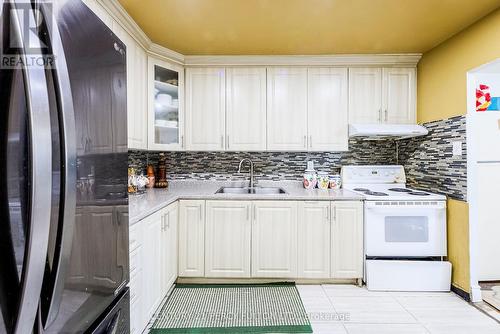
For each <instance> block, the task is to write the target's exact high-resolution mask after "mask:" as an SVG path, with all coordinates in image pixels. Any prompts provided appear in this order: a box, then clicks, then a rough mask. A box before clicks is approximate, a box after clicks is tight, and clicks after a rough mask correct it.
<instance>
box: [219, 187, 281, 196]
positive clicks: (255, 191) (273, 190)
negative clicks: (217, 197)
mask: <svg viewBox="0 0 500 334" xmlns="http://www.w3.org/2000/svg"><path fill="white" fill-rule="evenodd" d="M215 193H216V194H242V195H259V194H260V195H277V194H286V191H285V190H284V189H283V188H277V187H268V188H266V187H253V188H249V187H222V188H220V189H219V190H217V191H216V192H215Z"/></svg>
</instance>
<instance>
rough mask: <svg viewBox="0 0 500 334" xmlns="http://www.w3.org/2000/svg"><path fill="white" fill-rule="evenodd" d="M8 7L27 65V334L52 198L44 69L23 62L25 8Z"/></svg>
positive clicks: (23, 318) (20, 330) (22, 324)
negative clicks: (28, 181)
mask: <svg viewBox="0 0 500 334" xmlns="http://www.w3.org/2000/svg"><path fill="white" fill-rule="evenodd" d="M12 5H13V6H14V8H15V10H12V11H11V13H10V18H11V28H12V29H13V30H14V31H13V32H14V33H15V34H16V35H17V36H18V38H19V43H20V46H21V48H20V49H21V50H23V53H22V54H21V55H19V57H20V58H21V59H23V60H24V61H25V64H29V65H27V66H23V68H22V71H23V77H24V87H25V92H26V98H27V110H28V119H29V121H28V124H29V125H28V129H29V137H30V143H31V152H30V155H31V169H32V174H31V194H30V197H31V199H30V213H29V232H28V240H27V242H26V243H27V246H26V254H25V259H26V260H25V265H24V268H23V275H22V277H23V279H22V286H21V290H20V291H21V294H20V300H19V311H18V314H17V319H16V323H15V327H14V334H24V333H31V332H32V330H33V326H34V323H35V319H36V313H37V309H38V303H39V300H40V292H41V289H42V281H43V276H44V270H45V260H46V257H47V247H48V242H49V230H50V209H49V208H50V207H51V197H52V193H51V191H52V190H51V189H52V137H51V135H52V134H51V123H50V104H49V93H48V88H47V87H48V86H47V80H46V77H45V74H46V69H45V68H44V65H43V64H37V63H36V62H33V63H30V62H28V61H27V55H26V52H25V51H26V46H25V45H24V41H25V39H24V37H25V36H24V34H25V29H22V28H23V27H22V26H21V23H20V22H21V21H20V19H19V16H18V13H24V14H25V15H26V13H25V7H24V8H22V9H23V10H20V9H21V8H20V1H14V2H13V4H12ZM28 15H29V16H30V17H29V19H31V20H35V17H34V13H33V11H29V13H28ZM24 22H26V21H24ZM33 22H36V21H33ZM30 41H31V43H32V44H31V47H33V48H36V49H38V50H40V43H39V41H37V40H36V39H34V38H31V39H30Z"/></svg>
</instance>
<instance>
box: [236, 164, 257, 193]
mask: <svg viewBox="0 0 500 334" xmlns="http://www.w3.org/2000/svg"><path fill="white" fill-rule="evenodd" d="M245 161H248V162H249V163H250V188H253V186H254V181H253V161H252V160H250V159H248V158H245V159H241V161H240V166H239V167H238V173H241V166H242V165H243V163H244V162H245Z"/></svg>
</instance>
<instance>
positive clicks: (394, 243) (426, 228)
mask: <svg viewBox="0 0 500 334" xmlns="http://www.w3.org/2000/svg"><path fill="white" fill-rule="evenodd" d="M365 252H366V255H367V256H368V257H406V258H413V257H415V258H419V257H433V256H446V202H444V201H427V202H424V201H415V202H411V201H406V202H402V201H367V202H366V203H365Z"/></svg>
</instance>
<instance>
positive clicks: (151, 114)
mask: <svg viewBox="0 0 500 334" xmlns="http://www.w3.org/2000/svg"><path fill="white" fill-rule="evenodd" d="M148 78H149V79H148V142H149V149H150V150H165V151H175V150H182V149H183V145H184V143H183V141H184V69H183V67H182V66H179V65H176V64H172V63H168V62H165V61H162V60H159V59H156V58H153V57H149V60H148Z"/></svg>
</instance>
